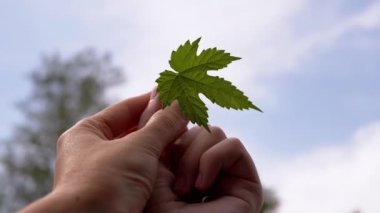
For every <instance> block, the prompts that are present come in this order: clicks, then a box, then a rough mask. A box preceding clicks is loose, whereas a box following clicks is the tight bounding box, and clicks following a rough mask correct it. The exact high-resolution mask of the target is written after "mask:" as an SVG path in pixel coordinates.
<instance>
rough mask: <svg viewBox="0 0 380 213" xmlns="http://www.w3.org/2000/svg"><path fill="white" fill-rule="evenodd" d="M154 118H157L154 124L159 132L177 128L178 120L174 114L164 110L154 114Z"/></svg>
mask: <svg viewBox="0 0 380 213" xmlns="http://www.w3.org/2000/svg"><path fill="white" fill-rule="evenodd" d="M153 116H154V117H153V120H157V121H159V122H156V125H154V127H155V129H157V130H158V131H159V132H162V131H172V130H174V129H176V127H177V125H178V124H177V122H176V119H175V117H174V116H173V114H166V113H162V111H161V112H160V113H158V114H156V115H153Z"/></svg>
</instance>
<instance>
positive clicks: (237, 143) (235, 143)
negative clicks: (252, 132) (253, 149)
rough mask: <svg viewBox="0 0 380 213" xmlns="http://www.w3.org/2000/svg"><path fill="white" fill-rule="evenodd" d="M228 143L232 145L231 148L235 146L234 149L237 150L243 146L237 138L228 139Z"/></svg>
mask: <svg viewBox="0 0 380 213" xmlns="http://www.w3.org/2000/svg"><path fill="white" fill-rule="evenodd" d="M229 142H230V143H231V144H233V146H236V147H237V148H239V149H241V148H244V145H243V143H242V142H241V141H240V139H239V138H235V137H232V138H229Z"/></svg>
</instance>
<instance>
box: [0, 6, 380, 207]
mask: <svg viewBox="0 0 380 213" xmlns="http://www.w3.org/2000/svg"><path fill="white" fill-rule="evenodd" d="M198 37H202V40H201V43H200V48H208V47H218V48H222V49H226V50H227V51H228V52H231V53H232V54H233V55H235V56H239V57H242V58H243V59H242V60H239V61H236V62H234V63H233V64H231V65H230V66H229V67H228V68H227V69H226V70H223V71H220V72H218V74H219V73H220V74H221V75H222V76H223V77H225V78H227V79H228V80H230V81H232V82H233V84H235V85H237V86H238V87H239V88H240V89H241V90H243V91H244V92H245V94H246V95H247V96H248V97H250V99H251V100H252V101H253V102H254V103H255V104H256V105H257V106H259V107H260V108H261V109H263V111H264V113H258V112H256V111H226V110H224V109H221V108H220V107H218V106H211V104H210V103H209V102H207V103H208V106H209V108H210V112H209V116H210V123H211V124H213V125H217V126H220V127H222V128H223V129H224V130H225V131H226V133H227V135H229V136H234V137H238V138H240V139H241V140H242V141H243V143H244V144H245V146H246V147H247V149H248V151H249V152H250V154H251V155H252V158H253V159H254V161H255V163H256V165H257V167H258V169H259V173H260V176H261V179H262V182H263V183H264V184H265V185H266V186H268V187H271V188H273V190H274V191H275V192H276V194H277V195H278V197H279V199H280V202H281V206H280V208H279V212H284V213H298V212H332V213H335V212H342V213H343V212H353V211H354V210H360V211H361V212H364V213H367V212H369V213H371V212H379V211H380V207H378V206H377V202H376V200H375V199H376V197H377V196H378V195H377V194H378V193H377V192H376V191H375V189H380V166H378V165H380V155H376V153H375V152H376V150H380V110H379V109H380V95H379V91H380V84H379V80H380V1H368V0H329V1H327V0H320V1H310V0H309V1H307V0H282V1H274V0H266V1H258V0H235V1H221V0H219V1H218V0H210V1H201V0H194V1H178V0H177V1H174V0H162V1H154V0H146V1H122V0H114V1H106V0H92V1H89V0H83V1H74V0H66V1H47V0H36V1H26V0H19V1H0V79H1V84H0V95H1V97H2V101H1V102H0V110H1V122H0V128H1V133H0V139H4V138H6V137H7V136H9V135H10V134H11V130H12V128H13V127H14V124H16V123H17V122H21V121H22V116H21V115H20V113H19V112H18V111H17V109H16V108H15V103H16V102H17V101H19V100H22V99H23V98H24V97H26V96H27V95H28V94H29V93H28V92H29V90H30V85H29V83H28V80H27V73H28V72H29V71H30V70H31V69H33V68H35V67H37V66H38V63H39V60H40V57H41V55H44V54H49V53H52V52H56V51H59V52H60V53H61V54H62V55H63V56H69V55H71V54H73V53H75V52H78V51H79V50H82V49H83V48H86V47H94V48H96V49H97V50H99V51H108V52H111V53H112V54H113V56H114V61H115V63H116V64H117V65H119V66H121V67H122V68H123V69H124V71H125V74H126V78H127V82H126V84H125V85H123V86H121V87H118V88H117V89H114V90H112V92H111V93H110V96H112V97H115V99H122V98H127V97H131V96H134V95H138V94H140V93H143V92H145V91H148V90H150V89H151V88H153V87H154V85H155V83H154V81H155V79H156V78H157V76H158V73H159V72H161V71H163V70H165V69H167V68H169V65H168V59H169V56H170V52H171V51H172V50H173V49H175V48H176V47H177V46H178V45H179V44H181V43H183V42H185V41H186V40H188V39H190V40H195V39H196V38H198Z"/></svg>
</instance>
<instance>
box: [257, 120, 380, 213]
mask: <svg viewBox="0 0 380 213" xmlns="http://www.w3.org/2000/svg"><path fill="white" fill-rule="evenodd" d="M379 150H380V122H377V123H373V124H370V125H367V126H365V127H363V128H360V129H359V130H358V131H357V132H356V133H355V134H354V136H353V138H352V139H351V142H350V143H346V144H341V145H336V146H328V147H322V148H319V149H318V150H316V151H313V152H311V153H305V154H303V155H300V156H298V157H293V158H291V159H285V160H283V161H282V162H279V161H278V162H277V166H275V168H274V169H272V170H270V169H268V168H267V169H266V170H265V171H266V172H265V174H264V180H265V182H266V183H267V184H269V185H270V186H272V187H273V188H274V189H275V190H276V191H277V193H278V196H279V197H280V200H281V208H280V212H283V213H287V212H289V213H298V212H300V213H301V212H308V213H313V212H316V213H317V212H318V213H319V212H324V213H329V212H331V213H337V212H342V213H343V212H347V213H349V212H353V211H354V210H355V209H357V210H360V212H364V213H367V212H368V213H371V212H379V211H380V206H379V204H378V191H377V190H379V189H380V167H379V165H380V155H379V154H378V152H379ZM274 165H275V163H274Z"/></svg>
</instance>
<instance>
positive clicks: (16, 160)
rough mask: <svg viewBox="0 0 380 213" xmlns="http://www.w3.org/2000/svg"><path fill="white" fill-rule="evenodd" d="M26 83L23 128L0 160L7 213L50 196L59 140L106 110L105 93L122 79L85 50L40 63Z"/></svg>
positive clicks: (104, 61) (105, 61) (102, 57)
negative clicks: (28, 91) (29, 84)
mask: <svg viewBox="0 0 380 213" xmlns="http://www.w3.org/2000/svg"><path fill="white" fill-rule="evenodd" d="M30 80H31V82H32V88H31V94H30V96H29V97H28V98H27V99H26V100H25V101H23V102H22V103H20V105H19V107H20V110H21V112H22V113H23V114H24V115H25V120H24V123H23V124H22V125H20V126H18V127H17V128H16V130H15V132H14V134H13V136H12V137H11V138H10V140H9V141H8V142H7V149H8V150H7V152H6V154H5V156H3V159H2V160H3V165H4V168H5V173H6V176H7V177H6V178H5V179H6V181H5V182H6V187H5V189H3V190H2V195H0V197H3V202H2V203H3V207H2V208H3V210H4V211H7V212H8V211H9V212H10V211H14V210H15V209H18V208H20V207H22V206H23V205H25V204H26V203H29V202H31V201H33V200H35V199H36V198H38V197H41V196H43V195H44V194H46V193H47V192H49V191H50V190H51V188H52V180H53V169H54V163H55V162H54V159H55V146H56V141H57V138H58V137H59V135H60V134H61V133H63V132H64V131H65V130H67V129H68V128H69V127H70V126H72V125H73V124H75V122H77V121H78V120H79V119H81V118H82V117H84V116H86V115H89V114H92V113H94V112H97V111H99V110H100V109H101V108H104V107H105V106H106V105H108V104H109V103H108V102H107V99H106V92H107V89H109V88H110V87H111V86H114V85H117V84H119V83H121V82H122V80H123V75H122V72H121V70H120V69H119V68H118V67H115V66H114V65H113V64H112V60H111V57H110V55H108V54H104V55H101V54H98V53H96V52H95V51H93V50H84V51H82V52H79V53H78V54H76V55H74V56H73V57H70V58H67V59H63V58H62V57H61V56H60V55H59V54H53V55H50V56H47V57H43V58H42V61H41V65H40V66H39V67H38V68H37V69H35V70H33V71H32V72H31V75H30ZM0 210H1V209H0Z"/></svg>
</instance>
